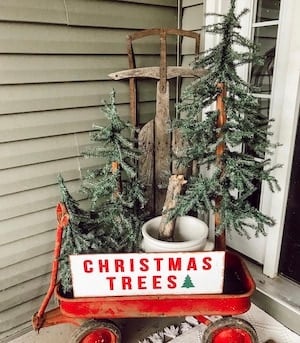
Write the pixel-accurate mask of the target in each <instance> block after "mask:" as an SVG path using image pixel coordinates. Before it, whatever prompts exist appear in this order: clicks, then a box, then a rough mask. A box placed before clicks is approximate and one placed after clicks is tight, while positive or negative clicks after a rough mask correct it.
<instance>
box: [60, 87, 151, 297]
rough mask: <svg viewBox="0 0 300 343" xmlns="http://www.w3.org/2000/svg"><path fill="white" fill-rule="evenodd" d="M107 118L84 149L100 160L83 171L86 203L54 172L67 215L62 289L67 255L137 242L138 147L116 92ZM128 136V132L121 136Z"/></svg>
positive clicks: (122, 248)
mask: <svg viewBox="0 0 300 343" xmlns="http://www.w3.org/2000/svg"><path fill="white" fill-rule="evenodd" d="M104 113H105V115H106V117H107V119H108V121H109V122H108V125H107V126H105V127H102V126H98V125H95V126H94V131H92V132H91V140H92V141H93V142H94V143H95V144H93V145H92V147H91V148H90V150H88V151H86V152H85V153H84V156H85V157H87V158H98V159H99V161H102V163H103V165H101V166H99V167H95V168H94V169H91V170H89V171H88V172H87V174H86V175H85V177H84V178H83V181H82V187H81V190H82V191H83V192H84V193H85V194H86V195H87V197H88V199H89V200H90V201H91V209H90V210H88V211H86V210H83V209H81V208H80V206H79V204H78V202H77V201H75V200H74V198H73V197H72V196H71V195H70V193H69V191H68V190H67V188H66V186H65V184H64V181H63V179H62V177H59V186H60V189H61V195H62V196H61V198H62V202H63V203H64V204H65V206H66V209H67V211H68V213H69V216H70V220H69V224H68V226H67V228H66V229H65V230H64V234H63V242H62V249H61V259H60V267H59V281H60V284H61V288H62V291H63V292H64V293H65V294H66V293H70V292H71V291H72V283H71V272H70V266H69V259H68V256H69V255H72V254H84V253H112V252H135V251H137V250H138V248H139V245H140V238H141V237H140V235H141V230H140V228H141V226H142V223H143V218H144V211H143V206H144V203H145V200H144V196H143V187H142V185H141V184H140V182H139V181H138V179H137V175H136V172H135V169H136V168H135V167H136V163H137V160H138V158H139V152H138V151H137V149H136V148H135V146H134V142H133V141H132V140H131V139H130V132H126V131H131V132H132V131H133V130H134V129H133V128H132V127H131V125H130V124H127V123H125V122H124V121H122V120H121V119H120V117H119V114H118V112H117V109H116V106H115V92H112V93H111V97H110V102H109V103H105V106H104ZM126 134H127V136H129V138H126Z"/></svg>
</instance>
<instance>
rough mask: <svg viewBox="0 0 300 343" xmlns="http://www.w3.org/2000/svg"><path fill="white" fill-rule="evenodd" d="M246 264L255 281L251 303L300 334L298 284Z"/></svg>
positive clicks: (249, 263)
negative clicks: (271, 275) (271, 276)
mask: <svg viewBox="0 0 300 343" xmlns="http://www.w3.org/2000/svg"><path fill="white" fill-rule="evenodd" d="M246 264H247V267H248V269H249V271H250V273H251V275H252V277H253V279H254V281H255V283H256V291H255V293H254V295H253V297H252V301H253V303H254V304H255V305H257V306H258V307H259V308H261V309H262V310H263V311H265V312H266V313H268V314H269V315H271V316H272V317H273V318H275V319H276V320H278V321H279V322H280V323H282V324H283V325H284V326H286V327H287V328H289V329H290V330H292V331H294V332H296V333H297V334H298V335H300V327H299V322H300V297H299V293H300V286H299V285H296V284H295V283H293V282H292V281H289V280H288V279H286V278H284V277H281V276H277V277H275V278H269V277H268V276H266V275H264V274H263V272H262V267H261V266H258V265H256V264H254V263H252V262H249V261H246Z"/></svg>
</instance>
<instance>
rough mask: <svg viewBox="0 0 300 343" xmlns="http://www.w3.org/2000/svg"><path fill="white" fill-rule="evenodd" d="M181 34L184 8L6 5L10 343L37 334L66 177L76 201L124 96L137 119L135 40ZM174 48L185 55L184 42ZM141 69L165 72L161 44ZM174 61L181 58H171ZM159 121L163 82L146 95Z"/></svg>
mask: <svg viewBox="0 0 300 343" xmlns="http://www.w3.org/2000/svg"><path fill="white" fill-rule="evenodd" d="M176 26H177V1H176V0H135V1H133V0H132V1H122V0H120V1H116V0H115V1H105V0H101V1H99V0H65V1H64V0H51V1H49V0H26V1H19V0H6V1H5V0H0V341H1V342H6V341H9V340H10V339H11V338H12V337H13V336H15V335H20V334H21V333H22V332H24V331H26V330H28V329H29V328H30V325H31V324H30V320H31V316H32V314H33V313H34V312H36V311H37V310H38V307H39V305H40V303H41V300H42V298H43V295H44V294H45V292H46V290H47V288H48V284H49V271H50V268H51V259H52V252H53V248H54V233H55V231H54V230H55V227H56V218H55V212H54V209H55V205H56V203H57V202H58V201H59V190H58V187H57V175H58V173H62V175H63V176H64V178H65V180H66V181H67V185H68V187H69V189H70V191H71V192H72V194H73V195H74V196H75V198H77V199H80V198H81V195H80V194H79V193H78V189H79V185H80V177H81V176H82V174H83V173H84V171H85V170H86V168H88V167H90V166H92V164H93V163H95V162H94V161H91V160H83V159H82V158H81V157H80V153H81V152H82V150H83V149H85V147H86V146H87V144H89V136H88V131H90V130H91V128H92V124H93V123H95V122H97V123H102V124H103V123H104V122H105V119H104V118H103V113H101V109H100V106H101V104H102V101H103V99H107V98H108V96H109V93H110V92H111V90H112V89H113V88H114V89H115V90H116V101H117V104H118V109H119V112H120V114H121V116H122V117H123V118H124V119H125V120H129V105H128V101H129V89H128V82H127V81H112V80H111V79H110V78H109V77H108V74H109V73H111V72H115V71H118V70H122V69H127V68H128V61H127V52H126V36H127V34H129V33H132V32H134V31H135V30H140V29H145V28H152V27H176ZM170 45H171V49H170V50H169V51H171V53H172V54H175V44H173V45H172V43H171V44H170ZM135 51H136V53H137V64H140V65H148V66H151V65H159V59H158V57H157V54H158V52H159V40H156V39H154V38H151V39H149V40H147V43H144V42H142V41H141V42H140V43H137V44H136V50H135ZM169 59H170V61H174V58H173V57H171V56H170V57H169ZM139 101H140V103H141V104H140V106H139V111H140V115H141V117H142V121H144V122H145V121H147V120H149V119H150V118H151V117H152V116H153V108H154V105H155V87H154V83H153V82H151V81H149V82H146V83H144V84H143V88H142V89H141V91H140V93H139Z"/></svg>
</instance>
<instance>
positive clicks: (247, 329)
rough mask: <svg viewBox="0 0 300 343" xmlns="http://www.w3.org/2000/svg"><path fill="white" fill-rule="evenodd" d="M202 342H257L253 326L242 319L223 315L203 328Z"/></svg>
mask: <svg viewBox="0 0 300 343" xmlns="http://www.w3.org/2000/svg"><path fill="white" fill-rule="evenodd" d="M202 342H203V343H258V337H257V334H256V331H255V329H254V327H253V326H252V325H251V324H250V323H249V322H247V321H246V320H244V319H240V318H233V317H225V318H221V319H218V320H216V321H215V322H213V323H211V324H210V325H209V326H208V327H207V329H206V330H205V332H204V334H203V338H202Z"/></svg>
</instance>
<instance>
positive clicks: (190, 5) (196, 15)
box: [181, 0, 204, 90]
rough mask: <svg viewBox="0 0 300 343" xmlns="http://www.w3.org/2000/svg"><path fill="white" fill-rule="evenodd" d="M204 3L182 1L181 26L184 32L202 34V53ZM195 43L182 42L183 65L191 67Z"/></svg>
mask: <svg viewBox="0 0 300 343" xmlns="http://www.w3.org/2000/svg"><path fill="white" fill-rule="evenodd" d="M203 25H204V1H200V0H182V18H181V26H182V29H184V30H191V31H195V32H198V33H200V51H202V50H203V48H204V35H203V33H202V30H201V28H202V26H203ZM194 44H195V42H194V40H193V39H190V38H184V39H183V42H182V50H181V59H182V65H185V66H190V65H191V63H192V62H193V60H194V58H195V45H194ZM190 82H191V79H184V80H183V82H182V86H181V89H182V90H183V89H184V88H185V87H186V85H187V84H189V83H190Z"/></svg>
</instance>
